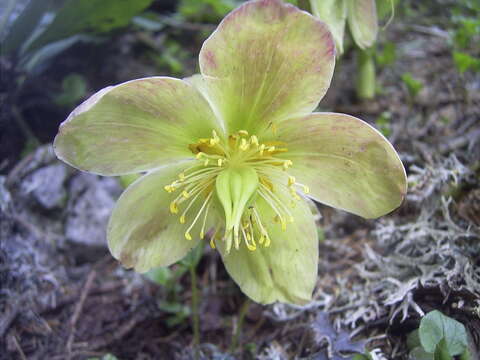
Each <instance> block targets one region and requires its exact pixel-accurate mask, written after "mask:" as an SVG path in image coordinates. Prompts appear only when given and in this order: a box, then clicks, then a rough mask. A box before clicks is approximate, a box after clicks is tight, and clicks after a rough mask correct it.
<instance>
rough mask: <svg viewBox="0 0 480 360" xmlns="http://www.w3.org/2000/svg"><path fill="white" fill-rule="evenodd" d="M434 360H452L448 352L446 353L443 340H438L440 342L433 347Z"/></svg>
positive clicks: (446, 348) (445, 343)
mask: <svg viewBox="0 0 480 360" xmlns="http://www.w3.org/2000/svg"><path fill="white" fill-rule="evenodd" d="M433 359H434V360H453V358H452V356H451V355H450V352H449V351H448V347H447V342H446V340H445V338H443V339H442V340H440V342H439V343H438V344H437V346H436V347H435V352H434V354H433Z"/></svg>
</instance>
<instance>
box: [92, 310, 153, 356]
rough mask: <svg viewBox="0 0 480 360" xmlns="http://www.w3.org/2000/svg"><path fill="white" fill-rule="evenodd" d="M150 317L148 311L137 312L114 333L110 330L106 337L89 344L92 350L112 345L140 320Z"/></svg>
mask: <svg viewBox="0 0 480 360" xmlns="http://www.w3.org/2000/svg"><path fill="white" fill-rule="evenodd" d="M147 317H148V314H147V313H146V312H138V311H137V312H135V313H134V314H133V317H132V318H130V320H128V321H126V322H125V323H124V324H123V325H121V326H119V327H118V328H117V329H116V330H115V331H114V332H113V333H110V332H108V333H107V334H106V336H105V337H103V338H97V339H95V341H94V342H91V343H89V344H88V348H89V349H90V350H97V349H100V348H104V347H106V346H108V345H110V344H111V343H112V342H114V341H116V340H120V339H122V338H123V337H124V336H125V335H127V334H128V333H129V332H130V331H131V330H132V329H133V328H134V327H135V326H136V325H137V324H138V323H139V322H141V321H143V320H145V319H146V318H147Z"/></svg>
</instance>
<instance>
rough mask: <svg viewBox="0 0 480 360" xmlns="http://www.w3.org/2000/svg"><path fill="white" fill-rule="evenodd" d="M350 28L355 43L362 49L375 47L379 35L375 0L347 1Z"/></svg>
mask: <svg viewBox="0 0 480 360" xmlns="http://www.w3.org/2000/svg"><path fill="white" fill-rule="evenodd" d="M346 1H347V4H348V26H349V27H350V32H351V33H352V36H353V39H354V40H355V43H356V44H357V45H358V46H359V47H360V48H362V49H365V48H367V47H370V46H372V45H373V43H374V42H375V40H376V38H377V33H378V20H377V7H376V4H375V0H346Z"/></svg>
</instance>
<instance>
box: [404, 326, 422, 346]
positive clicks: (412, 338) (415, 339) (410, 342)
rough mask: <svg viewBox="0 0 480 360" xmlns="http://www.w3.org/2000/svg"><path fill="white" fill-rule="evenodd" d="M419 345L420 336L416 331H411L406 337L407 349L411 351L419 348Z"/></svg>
mask: <svg viewBox="0 0 480 360" xmlns="http://www.w3.org/2000/svg"><path fill="white" fill-rule="evenodd" d="M421 345H422V344H421V343H420V336H419V334H418V329H416V330H414V331H412V332H411V333H410V334H408V335H407V347H408V349H410V350H413V349H414V348H416V347H419V346H421Z"/></svg>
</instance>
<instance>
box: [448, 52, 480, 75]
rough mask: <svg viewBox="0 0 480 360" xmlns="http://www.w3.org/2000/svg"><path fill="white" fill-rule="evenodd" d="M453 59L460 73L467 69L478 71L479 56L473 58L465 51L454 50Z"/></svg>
mask: <svg viewBox="0 0 480 360" xmlns="http://www.w3.org/2000/svg"><path fill="white" fill-rule="evenodd" d="M453 60H454V62H455V66H456V67H457V69H458V71H459V72H460V73H461V74H463V73H464V72H465V71H467V70H474V71H480V58H475V57H473V56H470V55H468V54H466V53H462V52H458V51H455V52H454V53H453Z"/></svg>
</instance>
